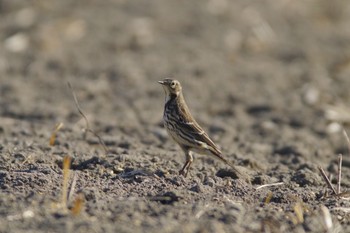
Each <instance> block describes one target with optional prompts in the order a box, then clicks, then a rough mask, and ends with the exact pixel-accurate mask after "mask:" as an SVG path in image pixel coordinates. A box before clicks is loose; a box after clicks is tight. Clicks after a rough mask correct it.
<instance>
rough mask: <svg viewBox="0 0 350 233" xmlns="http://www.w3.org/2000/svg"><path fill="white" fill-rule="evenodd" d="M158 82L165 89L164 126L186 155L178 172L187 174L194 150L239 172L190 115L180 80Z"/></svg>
mask: <svg viewBox="0 0 350 233" xmlns="http://www.w3.org/2000/svg"><path fill="white" fill-rule="evenodd" d="M158 82H159V83H160V84H162V85H163V89H164V91H165V106H164V115H163V121H164V126H165V128H166V129H167V131H168V133H169V135H170V136H171V137H172V138H173V139H174V141H175V142H177V144H179V146H180V147H181V149H182V150H183V151H184V152H185V156H186V163H185V165H184V166H183V168H182V169H181V170H180V171H179V173H180V174H181V175H183V176H185V177H186V176H187V173H188V171H189V169H190V166H191V164H192V162H193V155H192V151H194V152H197V153H200V154H207V155H213V156H215V157H216V158H218V159H220V160H222V161H223V162H225V163H226V164H228V165H229V166H230V167H232V168H233V169H234V171H235V172H236V173H238V174H241V173H240V172H239V171H238V170H237V169H236V168H235V166H234V165H233V164H231V163H230V162H229V161H227V160H226V159H225V158H224V157H223V155H222V153H221V151H220V150H219V148H218V147H217V145H215V143H214V142H213V141H212V140H211V139H210V138H209V136H208V134H207V133H206V132H204V130H203V129H202V128H201V127H200V126H199V125H198V123H197V122H196V120H195V119H194V118H193V117H192V114H191V113H190V110H189V109H188V107H187V104H186V102H185V99H184V97H183V94H182V87H181V84H180V82H179V81H177V80H174V79H168V78H167V79H164V80H163V81H158Z"/></svg>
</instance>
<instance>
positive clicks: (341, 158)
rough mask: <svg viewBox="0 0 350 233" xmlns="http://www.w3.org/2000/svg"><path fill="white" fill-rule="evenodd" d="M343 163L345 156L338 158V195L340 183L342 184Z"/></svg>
mask: <svg viewBox="0 0 350 233" xmlns="http://www.w3.org/2000/svg"><path fill="white" fill-rule="evenodd" d="M342 161H343V155H342V154H340V155H339V156H338V182H337V194H339V193H340V183H341V165H342Z"/></svg>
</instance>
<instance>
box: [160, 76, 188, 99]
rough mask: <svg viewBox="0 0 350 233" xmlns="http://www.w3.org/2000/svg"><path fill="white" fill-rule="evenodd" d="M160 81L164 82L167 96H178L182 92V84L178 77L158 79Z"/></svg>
mask: <svg viewBox="0 0 350 233" xmlns="http://www.w3.org/2000/svg"><path fill="white" fill-rule="evenodd" d="M158 83H160V84H162V86H163V89H164V91H165V94H166V96H171V95H175V96H178V95H179V94H180V93H181V90H182V87H181V84H180V82H179V81H177V80H176V79H170V78H166V79H164V80H162V81H158Z"/></svg>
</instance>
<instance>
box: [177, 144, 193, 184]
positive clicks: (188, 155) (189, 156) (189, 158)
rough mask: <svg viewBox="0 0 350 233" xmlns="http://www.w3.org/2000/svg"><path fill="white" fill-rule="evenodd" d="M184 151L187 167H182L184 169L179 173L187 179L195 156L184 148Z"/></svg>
mask: <svg viewBox="0 0 350 233" xmlns="http://www.w3.org/2000/svg"><path fill="white" fill-rule="evenodd" d="M183 150H184V152H185V156H186V162H185V165H184V166H183V167H182V169H181V170H180V171H179V174H180V175H183V176H184V177H186V176H187V173H188V171H189V170H190V166H191V164H192V162H193V156H192V153H191V151H189V150H188V149H185V148H183Z"/></svg>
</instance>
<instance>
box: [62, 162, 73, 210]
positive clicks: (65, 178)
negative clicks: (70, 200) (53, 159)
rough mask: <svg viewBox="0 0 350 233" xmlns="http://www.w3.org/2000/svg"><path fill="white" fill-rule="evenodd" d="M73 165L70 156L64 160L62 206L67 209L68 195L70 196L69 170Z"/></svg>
mask: <svg viewBox="0 0 350 233" xmlns="http://www.w3.org/2000/svg"><path fill="white" fill-rule="evenodd" d="M70 163H71V157H69V156H68V155H66V156H64V158H63V184H62V206H63V207H64V208H65V207H67V194H68V192H67V191H68V190H67V189H68V179H69V168H70Z"/></svg>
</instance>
